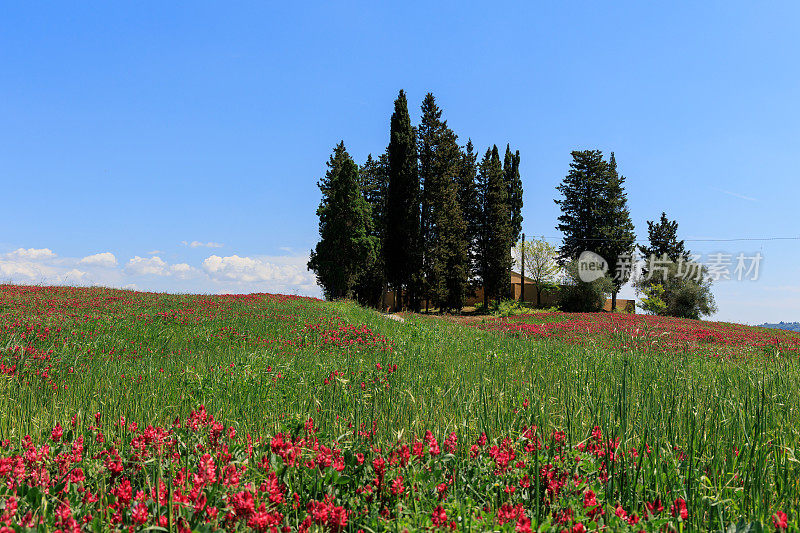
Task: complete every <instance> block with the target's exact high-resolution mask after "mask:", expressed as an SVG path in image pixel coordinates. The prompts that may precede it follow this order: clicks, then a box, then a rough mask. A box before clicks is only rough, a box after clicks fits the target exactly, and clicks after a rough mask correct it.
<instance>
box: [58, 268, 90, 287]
mask: <svg viewBox="0 0 800 533" xmlns="http://www.w3.org/2000/svg"><path fill="white" fill-rule="evenodd" d="M86 276H87V273H86V272H84V271H82V270H78V269H77V268H73V269H72V270H69V271H67V272H64V273H63V274H61V275H59V276H58V282H59V283H75V284H77V283H79V282H81V281H83V279H84V278H85V277H86Z"/></svg>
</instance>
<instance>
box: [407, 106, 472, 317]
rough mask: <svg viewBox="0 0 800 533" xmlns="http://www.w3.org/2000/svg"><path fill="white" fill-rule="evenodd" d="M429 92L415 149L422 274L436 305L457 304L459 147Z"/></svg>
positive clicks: (461, 269) (461, 282)
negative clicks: (419, 210)
mask: <svg viewBox="0 0 800 533" xmlns="http://www.w3.org/2000/svg"><path fill="white" fill-rule="evenodd" d="M441 116H442V111H441V109H439V107H438V106H437V105H436V100H435V98H434V96H433V95H432V94H431V93H428V94H427V95H426V96H425V100H424V101H423V103H422V120H421V123H420V127H419V129H418V131H419V140H418V149H419V155H420V177H421V179H422V180H423V185H422V208H421V209H422V235H423V238H422V239H421V240H422V243H423V276H424V280H425V289H426V296H428V297H429V298H430V299H431V301H432V302H433V303H434V305H435V306H436V307H438V308H439V309H440V310H449V309H460V308H461V307H462V306H463V301H464V296H465V292H466V283H467V276H468V273H467V261H468V256H467V254H468V251H467V242H466V238H467V237H466V225H465V223H464V217H463V215H462V212H461V207H460V205H459V199H458V176H459V171H460V165H461V151H460V149H459V147H458V144H457V139H458V137H457V136H456V134H455V133H454V132H453V131H452V130H451V129H450V128H449V127H448V126H447V121H444V120H442V118H441Z"/></svg>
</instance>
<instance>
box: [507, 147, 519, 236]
mask: <svg viewBox="0 0 800 533" xmlns="http://www.w3.org/2000/svg"><path fill="white" fill-rule="evenodd" d="M519 159H520V157H519V150H517V151H516V152H514V153H511V146H510V145H508V144H507V145H506V154H505V158H504V160H503V176H504V177H505V180H506V185H507V186H508V206H509V209H511V240H512V242H517V241H518V240H519V237H520V235H521V234H522V178H521V177H520V175H519Z"/></svg>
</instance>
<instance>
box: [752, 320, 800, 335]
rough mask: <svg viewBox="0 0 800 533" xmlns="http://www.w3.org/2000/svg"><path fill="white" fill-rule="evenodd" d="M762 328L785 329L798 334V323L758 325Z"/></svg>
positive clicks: (799, 323) (799, 331) (799, 329)
mask: <svg viewBox="0 0 800 533" xmlns="http://www.w3.org/2000/svg"><path fill="white" fill-rule="evenodd" d="M760 327H762V328H772V329H787V330H789V331H797V332H798V333H800V322H778V323H777V324H760Z"/></svg>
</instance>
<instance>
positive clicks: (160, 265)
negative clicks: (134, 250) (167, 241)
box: [125, 255, 169, 276]
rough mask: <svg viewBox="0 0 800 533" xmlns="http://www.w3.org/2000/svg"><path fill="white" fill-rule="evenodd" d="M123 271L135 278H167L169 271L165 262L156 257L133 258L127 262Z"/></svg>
mask: <svg viewBox="0 0 800 533" xmlns="http://www.w3.org/2000/svg"><path fill="white" fill-rule="evenodd" d="M125 270H126V271H127V272H129V273H131V274H134V275H137V276H146V275H152V276H168V275H169V270H168V265H167V263H166V261H164V260H163V259H161V258H160V257H158V256H155V257H139V256H138V255H136V256H134V257H133V259H131V260H130V261H128V264H127V265H125Z"/></svg>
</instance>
